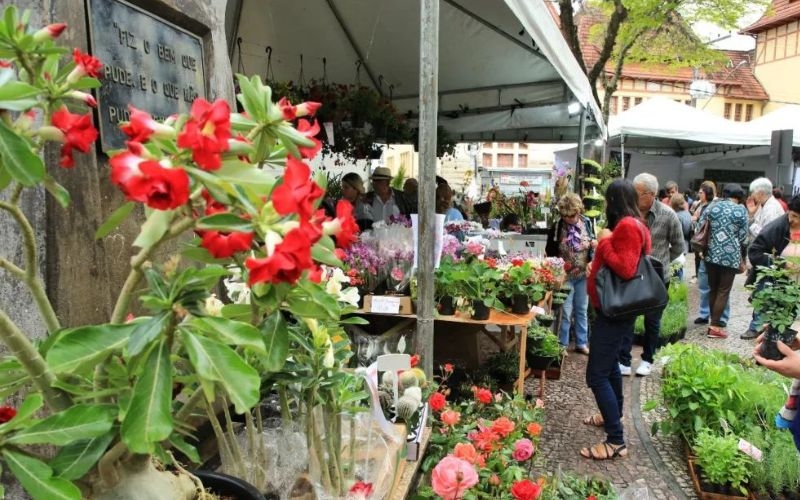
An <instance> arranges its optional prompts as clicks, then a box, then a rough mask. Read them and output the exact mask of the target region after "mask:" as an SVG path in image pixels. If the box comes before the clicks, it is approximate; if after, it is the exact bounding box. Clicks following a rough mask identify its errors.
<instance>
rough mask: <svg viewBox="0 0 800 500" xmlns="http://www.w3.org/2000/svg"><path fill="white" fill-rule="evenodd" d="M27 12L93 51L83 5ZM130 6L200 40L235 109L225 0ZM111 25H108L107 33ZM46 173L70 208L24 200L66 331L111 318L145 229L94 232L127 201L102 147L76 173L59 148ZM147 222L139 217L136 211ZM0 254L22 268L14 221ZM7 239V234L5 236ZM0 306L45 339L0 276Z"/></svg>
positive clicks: (28, 4) (50, 2)
mask: <svg viewBox="0 0 800 500" xmlns="http://www.w3.org/2000/svg"><path fill="white" fill-rule="evenodd" d="M15 3H16V4H17V5H18V7H19V8H21V9H30V10H31V11H32V12H33V17H32V18H33V19H34V20H35V21H36V23H35V24H37V25H45V24H48V23H52V22H66V23H67V24H68V26H69V28H68V30H67V31H66V32H65V33H64V35H62V38H63V39H62V43H63V45H65V46H67V47H78V48H80V49H81V50H83V51H85V52H91V50H90V47H89V45H90V36H89V28H88V26H87V23H86V6H85V2H84V0H19V1H17V2H15ZM129 3H131V4H134V5H136V6H138V7H141V8H143V9H145V10H147V11H149V12H152V13H154V14H155V15H157V16H158V17H160V18H163V19H164V20H166V21H168V22H171V23H173V24H175V25H177V26H179V27H181V28H183V29H185V30H187V31H190V32H192V33H194V34H195V35H197V36H200V37H201V38H202V43H203V53H204V57H205V61H204V64H205V68H206V79H207V88H208V93H209V95H208V96H207V97H208V98H209V99H214V98H225V99H227V100H228V101H229V102H230V103H231V104H233V103H234V98H233V81H232V72H231V66H230V61H229V59H228V47H227V44H226V41H225V40H226V39H225V32H224V26H225V10H226V8H227V0H129ZM110 28H111V27H110V26H109V29H110ZM44 155H45V160H46V162H47V165H48V172H49V173H50V174H51V175H53V176H54V177H55V178H56V180H57V181H58V182H59V183H61V184H62V185H63V186H65V187H66V188H67V189H68V190H69V191H70V193H71V195H72V204H71V206H70V207H69V208H68V209H66V210H65V209H62V208H61V207H60V206H59V205H58V204H57V203H56V202H55V201H54V200H53V199H52V198H51V197H50V196H49V195H48V196H44V194H43V193H41V192H29V193H26V195H25V197H24V203H25V207H26V210H27V212H28V214H29V217H30V218H31V220H32V222H34V225H35V227H36V228H37V237H38V238H39V241H38V246H39V248H40V251H41V253H42V259H41V262H40V265H41V271H42V273H43V275H44V279H45V283H46V285H47V290H48V295H49V296H50V299H51V301H52V302H53V304H54V306H55V308H56V312H57V314H58V316H59V319H60V320H61V323H62V325H64V326H75V325H80V324H86V323H99V322H104V321H107V320H108V318H109V316H110V314H111V311H112V309H113V306H114V301H115V298H116V295H117V293H118V291H119V289H120V287H121V286H122V283H123V281H124V279H125V276H126V275H127V272H128V263H129V260H130V256H131V249H130V244H131V242H132V241H133V239H134V238H135V237H136V234H137V232H138V228H139V222H140V221H141V219H138V220H129V221H128V222H127V223H126V224H125V225H124V226H123V227H121V228H120V229H119V230H117V231H115V232H114V233H112V234H111V235H109V236H108V237H107V238H105V239H104V240H101V241H95V240H94V233H95V231H96V230H97V228H98V227H99V226H100V224H102V222H103V221H105V219H106V218H107V217H108V216H109V215H110V214H111V213H112V212H113V211H114V210H115V209H116V208H117V207H119V206H120V204H122V203H123V202H124V199H123V197H122V195H121V194H120V193H119V191H118V190H117V189H116V188H115V187H114V186H112V185H111V183H110V182H109V180H108V157H107V156H106V155H105V154H104V153H103V152H102V151H101V150H100V148H99V147H98V148H96V149H95V152H94V153H90V154H80V153H76V155H75V160H76V165H75V167H74V168H72V169H61V168H60V167H58V148H50V149H49V150H47V151H45V153H44ZM138 215H139V217H141V213H140V214H138ZM0 234H2V235H3V238H0V252H2V255H4V256H7V257H12V256H13V257H14V261H15V262H17V263H21V262H20V260H19V258H20V256H21V248H20V245H19V242H18V240H17V239H16V237H15V236H16V231H15V228H14V226H13V224H10V221H9V220H8V217H7V216H5V215H0ZM6 235H9V236H6ZM0 277H1V279H0V308H2V309H3V310H6V311H9V312H10V313H11V314H12V318H13V319H14V320H15V321H16V322H18V324H19V325H20V326H22V327H23V328H24V330H25V331H26V332H29V334H30V335H31V336H32V337H40V336H42V335H44V333H45V332H44V328H43V327H42V323H41V321H39V320H38V318H37V317H36V314H35V307H34V306H33V305H32V304H31V300H30V297H29V296H28V294H27V293H26V292H24V291H23V290H22V289H21V287H20V286H19V285H17V284H15V283H13V280H11V279H10V277H9V276H8V275H7V274H6V273H4V272H2V271H0Z"/></svg>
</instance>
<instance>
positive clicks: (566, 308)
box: [558, 277, 589, 347]
mask: <svg viewBox="0 0 800 500" xmlns="http://www.w3.org/2000/svg"><path fill="white" fill-rule="evenodd" d="M569 284H570V287H571V288H572V289H571V290H570V291H569V295H567V299H566V300H565V301H564V305H562V306H561V331H560V335H559V336H558V341H559V343H560V344H561V345H563V346H568V345H569V327H570V324H571V319H572V313H573V312H574V313H575V347H584V346H586V345H587V344H588V343H589V320H588V318H587V316H586V309H587V308H588V307H589V293H588V292H587V291H586V277H583V278H577V279H570V280H569Z"/></svg>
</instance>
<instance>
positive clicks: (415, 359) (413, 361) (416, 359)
mask: <svg viewBox="0 0 800 500" xmlns="http://www.w3.org/2000/svg"><path fill="white" fill-rule="evenodd" d="M410 362H411V368H414V367H416V366H417V365H418V364H419V354H414V355H413V356H411V360H410Z"/></svg>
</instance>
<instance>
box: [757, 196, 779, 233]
mask: <svg viewBox="0 0 800 500" xmlns="http://www.w3.org/2000/svg"><path fill="white" fill-rule="evenodd" d="M784 213H785V212H784V211H783V206H781V203H780V202H779V201H778V200H776V199H775V197H774V196H772V195H770V197H769V198H767V201H765V202H764V204H763V205H761V206H760V207H758V209H757V210H756V213H755V214H753V222H751V223H750V240H751V241H752V240H754V239H755V237H756V236H758V233H760V232H761V230H762V229H764V226H766V225H767V224H769V223H770V222H772V221H774V220H775V219H777V218H778V217H780V216H781V215H783V214H784Z"/></svg>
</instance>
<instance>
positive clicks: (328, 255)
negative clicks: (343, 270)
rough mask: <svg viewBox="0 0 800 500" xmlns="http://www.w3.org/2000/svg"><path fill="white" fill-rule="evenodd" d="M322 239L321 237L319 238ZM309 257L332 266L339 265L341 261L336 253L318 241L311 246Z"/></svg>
mask: <svg viewBox="0 0 800 500" xmlns="http://www.w3.org/2000/svg"><path fill="white" fill-rule="evenodd" d="M320 241H322V239H320ZM311 258H312V259H314V260H315V261H317V262H319V263H321V264H325V265H328V266H334V267H341V266H342V261H341V260H339V258H338V257H336V254H335V253H333V252H332V251H331V250H329V249H328V248H325V246H324V245H320V244H319V243H317V244H315V245H314V246H312V247H311Z"/></svg>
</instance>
